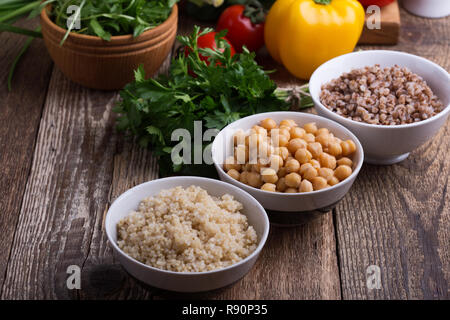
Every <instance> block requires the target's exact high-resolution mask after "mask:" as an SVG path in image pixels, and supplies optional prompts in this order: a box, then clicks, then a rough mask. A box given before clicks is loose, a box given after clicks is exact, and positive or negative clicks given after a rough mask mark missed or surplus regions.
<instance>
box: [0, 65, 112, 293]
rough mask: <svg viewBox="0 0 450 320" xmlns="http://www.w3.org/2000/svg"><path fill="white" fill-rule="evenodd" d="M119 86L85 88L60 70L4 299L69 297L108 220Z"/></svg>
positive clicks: (52, 85)
mask: <svg viewBox="0 0 450 320" xmlns="http://www.w3.org/2000/svg"><path fill="white" fill-rule="evenodd" d="M116 96H117V94H116V93H110V92H109V93H108V92H100V91H93V90H89V89H85V88H81V87H80V86H78V85H75V84H73V83H72V82H70V81H69V80H67V79H66V78H65V77H64V76H63V75H62V74H61V73H60V72H59V71H58V70H57V69H54V71H53V74H52V78H51V82H50V86H49V90H48V96H47V101H46V104H45V107H44V111H43V114H42V119H41V124H40V128H39V133H38V138H37V143H36V149H35V152H34V160H33V165H32V168H31V173H30V177H29V180H28V183H27V184H26V189H25V195H24V198H23V204H22V208H21V212H20V218H19V221H18V225H17V229H16V233H15V237H14V244H13V248H12V254H11V257H10V260H9V262H8V268H7V272H6V279H5V282H4V286H3V292H2V296H1V298H2V299H68V298H76V297H77V294H78V292H76V290H75V291H69V290H67V287H66V279H67V277H68V275H67V273H66V270H67V267H68V266H69V265H78V266H80V267H82V266H83V265H84V263H85V259H86V257H87V255H88V253H89V251H90V248H91V245H90V244H91V241H92V236H93V231H94V229H93V228H94V226H95V225H96V223H97V222H98V221H101V220H102V217H103V212H104V208H105V203H106V199H107V198H108V194H109V190H110V185H111V181H112V173H113V165H114V159H113V155H114V152H115V147H116V143H115V142H116V140H115V139H116V136H115V134H114V117H113V115H112V111H111V108H112V105H113V103H114V101H115V99H116Z"/></svg>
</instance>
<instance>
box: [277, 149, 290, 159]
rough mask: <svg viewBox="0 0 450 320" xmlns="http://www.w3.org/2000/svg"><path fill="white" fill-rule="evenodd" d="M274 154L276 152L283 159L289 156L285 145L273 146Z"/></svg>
mask: <svg viewBox="0 0 450 320" xmlns="http://www.w3.org/2000/svg"><path fill="white" fill-rule="evenodd" d="M274 154H277V155H279V156H280V157H281V158H282V159H283V160H286V159H287V157H289V150H288V148H286V147H278V148H275V151H274Z"/></svg>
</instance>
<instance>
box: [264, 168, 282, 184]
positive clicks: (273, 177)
mask: <svg viewBox="0 0 450 320" xmlns="http://www.w3.org/2000/svg"><path fill="white" fill-rule="evenodd" d="M261 177H262V180H263V181H264V182H267V183H275V182H277V181H278V176H277V172H276V171H275V170H273V169H271V168H265V169H262V170H261Z"/></svg>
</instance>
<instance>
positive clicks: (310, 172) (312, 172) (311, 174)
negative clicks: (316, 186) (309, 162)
mask: <svg viewBox="0 0 450 320" xmlns="http://www.w3.org/2000/svg"><path fill="white" fill-rule="evenodd" d="M317 175H318V173H317V169H316V168H309V169H307V170H306V171H305V172H304V173H303V174H302V176H303V179H307V180H309V181H312V179H313V178H315V177H317Z"/></svg>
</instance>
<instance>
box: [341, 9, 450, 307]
mask: <svg viewBox="0 0 450 320" xmlns="http://www.w3.org/2000/svg"><path fill="white" fill-rule="evenodd" d="M400 39H401V40H400V42H399V44H398V46H396V47H392V48H390V49H395V50H400V51H407V52H410V53H413V54H417V55H421V56H423V57H425V58H428V59H430V60H432V61H435V62H437V63H438V64H440V65H441V66H443V67H444V68H446V69H447V70H449V69H450V61H449V56H450V48H449V45H448V44H449V41H450V18H445V19H439V20H430V19H422V18H418V17H415V16H412V15H409V14H408V13H406V12H404V11H403V10H402V33H401V36H400ZM449 125H450V121H448V122H447V125H446V126H444V127H443V128H442V129H441V130H440V131H439V133H438V134H437V135H436V136H435V137H434V138H433V139H432V140H430V141H428V142H427V143H425V144H424V145H423V146H421V147H420V148H418V149H417V150H415V151H413V152H412V153H411V155H410V156H409V158H408V159H406V160H405V161H403V162H401V163H399V164H397V165H392V166H370V165H364V167H363V169H362V171H361V173H360V175H359V176H358V179H357V181H356V182H355V184H354V186H353V187H352V189H351V191H350V193H349V195H348V196H347V197H346V198H345V199H344V200H343V201H342V202H341V203H340V204H339V206H338V207H337V208H336V228H337V240H338V241H337V242H338V252H339V259H340V261H339V262H340V272H341V281H342V295H343V298H344V299H448V298H449V297H450V295H449V287H448V283H449V281H450V259H449V258H450V257H449V252H450V193H449V181H450V178H449V177H450V175H449V173H450V155H449V153H448V150H449V149H450V126H449ZM373 264H374V265H378V266H379V267H380V268H381V279H382V288H381V289H380V290H374V289H372V290H369V289H367V286H366V268H367V267H368V266H369V265H373Z"/></svg>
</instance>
